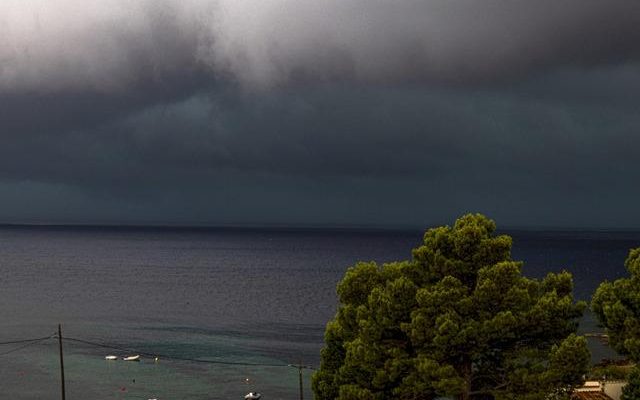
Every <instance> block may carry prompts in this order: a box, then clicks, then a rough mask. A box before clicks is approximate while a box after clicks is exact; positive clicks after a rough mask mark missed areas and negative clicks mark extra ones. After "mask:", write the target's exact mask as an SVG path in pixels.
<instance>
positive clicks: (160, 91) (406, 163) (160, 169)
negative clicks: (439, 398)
mask: <svg viewBox="0 0 640 400" xmlns="http://www.w3.org/2000/svg"><path fill="white" fill-rule="evenodd" d="M638 26H640V3H638V2H635V1H628V0H610V1H596V0H566V1H561V2H558V1H546V0H545V1H537V2H534V1H529V0H527V1H524V0H517V1H510V2H506V1H497V0H486V1H471V0H446V1H445V0H422V1H417V0H416V1H414V0H405V1H381V0H367V1H364V0H351V1H344V0H342V1H338V0H326V1H315V2H311V1H299V0H298V1H293V0H278V1H276V0H263V1H238V0H218V1H205V0H182V1H177V0H155V1H151V0H144V1H138V2H135V3H131V2H128V1H124V0H105V1H102V2H100V3H99V4H95V5H92V6H91V7H88V6H87V5H86V2H82V1H79V0H62V1H57V2H51V1H48V0H29V1H26V0H21V1H18V0H5V1H3V2H2V3H0V140H1V141H2V146H0V198H1V199H2V201H1V202H0V205H2V207H1V208H0V221H9V222H19V221H27V222H42V221H44V222H144V223H146V222H152V223H153V222H155V223H210V224H216V223H247V224H252V223H302V224H308V223H311V224H313V223H326V224H374V225H375V224H382V225H394V226H398V225H422V224H423V223H424V224H426V223H431V222H433V221H436V222H445V221H447V220H449V219H450V218H452V217H453V216H455V215H456V214H459V213H461V212H466V211H474V210H478V211H483V212H487V213H489V214H491V215H492V216H494V217H496V218H498V219H499V220H500V218H503V219H504V221H505V222H504V223H505V224H508V225H536V224H541V225H551V226H561V225H564V226H567V225H570V226H622V227H639V226H640V210H638V209H637V206H636V203H637V199H638V198H640V188H639V187H638V185H635V184H633V182H638V181H640V167H639V166H638V164H637V163H636V162H635V160H636V158H637V157H636V156H635V154H634V149H637V148H638V147H640V137H639V136H638V135H637V131H638V128H639V127H640V118H639V117H638V115H640V109H638V107H639V106H638V104H640V67H639V66H638V65H639V64H638V62H639V61H640V60H638V58H639V56H640V45H638V43H640V30H638V29H637V27H638ZM595 211H599V212H595ZM585 215H589V218H588V220H585V219H584V218H585V217H584V216H585Z"/></svg>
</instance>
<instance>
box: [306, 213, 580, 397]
mask: <svg viewBox="0 0 640 400" xmlns="http://www.w3.org/2000/svg"><path fill="white" fill-rule="evenodd" d="M495 229H496V226H495V223H494V222H493V221H492V220H490V219H488V218H486V217H485V216H483V215H479V214H476V215H465V216H463V217H462V218H460V219H458V220H457V221H456V223H455V225H454V226H453V227H448V226H445V227H439V228H434V229H430V230H428V231H427V232H426V233H425V235H424V244H423V245H422V246H420V247H418V248H416V249H414V250H413V258H412V260H410V261H404V262H394V263H389V264H384V265H382V266H379V265H377V264H376V263H373V262H369V263H358V264H356V265H355V266H354V267H352V268H350V269H349V270H348V271H347V272H346V274H345V276H344V278H343V280H342V281H341V282H340V283H339V284H338V289H337V291H338V296H339V300H340V306H339V309H338V312H337V315H336V316H335V318H334V319H333V320H332V321H330V322H329V323H328V325H327V329H326V332H325V347H324V348H323V349H322V352H321V366H320V369H319V370H318V371H317V372H316V373H315V374H314V377H313V390H314V393H315V395H316V398H318V399H320V400H325V399H326V400H328V399H340V400H347V399H436V398H439V397H448V398H458V399H497V400H502V399H504V400H507V399H518V400H539V399H540V400H542V399H545V398H551V397H550V396H551V395H558V393H560V395H561V396H560V397H558V396H556V397H555V398H561V397H562V396H563V393H567V392H568V390H569V389H570V388H571V387H572V386H573V385H576V384H579V383H580V382H581V380H582V376H583V375H584V374H585V373H586V372H587V367H588V364H589V353H588V350H587V348H586V340H585V339H584V338H582V337H578V336H576V335H575V331H576V329H577V324H578V319H579V318H580V316H581V315H582V312H583V310H584V308H585V304H584V303H582V302H578V303H576V302H574V300H573V296H572V288H573V283H572V277H571V275H570V274H569V273H567V272H561V273H558V274H553V273H550V274H549V275H547V276H546V278H544V279H542V280H535V279H529V278H526V277H523V276H522V274H521V266H522V263H520V262H516V261H513V260H511V238H510V237H509V236H506V235H496V234H495Z"/></svg>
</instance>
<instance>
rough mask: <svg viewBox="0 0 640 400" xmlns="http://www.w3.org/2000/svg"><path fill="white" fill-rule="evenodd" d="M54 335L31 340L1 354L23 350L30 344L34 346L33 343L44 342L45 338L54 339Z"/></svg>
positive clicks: (0, 354)
mask: <svg viewBox="0 0 640 400" xmlns="http://www.w3.org/2000/svg"><path fill="white" fill-rule="evenodd" d="M54 336H55V335H51V336H47V337H45V338H40V339H32V340H29V341H28V342H27V343H26V344H23V345H22V346H18V347H16V348H13V349H11V350H7V351H5V352H3V353H0V356H4V355H7V354H11V353H15V352H16V351H19V350H22V349H24V348H27V347H29V346H33V345H35V344H38V343H40V342H44V341H45V340H48V339H52V338H53V337H54ZM24 342H25V341H22V343H24Z"/></svg>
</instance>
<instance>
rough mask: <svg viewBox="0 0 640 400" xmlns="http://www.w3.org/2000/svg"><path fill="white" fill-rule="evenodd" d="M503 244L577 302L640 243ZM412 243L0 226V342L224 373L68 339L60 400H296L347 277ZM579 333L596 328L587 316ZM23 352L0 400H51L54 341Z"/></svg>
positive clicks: (1, 366)
mask: <svg viewBox="0 0 640 400" xmlns="http://www.w3.org/2000/svg"><path fill="white" fill-rule="evenodd" d="M509 233H510V234H511V235H512V236H513V237H514V249H513V257H514V259H519V260H523V261H525V267H524V273H525V274H526V275H528V276H534V277H541V276H544V275H545V274H546V273H547V272H549V271H559V270H561V269H567V270H569V271H571V272H572V273H573V274H574V280H575V285H576V290H575V293H576V296H577V297H578V298H581V299H589V298H590V296H591V293H592V292H593V291H594V290H595V288H596V287H597V285H598V283H599V282H600V281H602V280H604V279H615V278H618V277H620V276H623V275H625V270H624V267H623V261H624V259H625V257H626V255H627V253H628V251H629V249H630V248H632V247H637V246H640V233H609V232H607V233H605V232H580V233H576V232H509ZM420 241H421V232H404V233H398V232H383V233H380V232H377V233H373V232H372V233H367V232H328V231H321V232H319V231H289V232H287V231H267V230H262V231H251V230H162V229H115V228H113V229H111V228H109V229H107V228H44V227H42V228H36V227H34V228H17V227H4V228H0V327H1V329H0V342H5V341H11V340H16V339H24V338H37V337H45V336H49V335H51V334H53V333H54V332H55V331H56V329H57V324H58V323H62V324H63V336H67V337H70V338H77V339H81V340H85V341H89V342H96V343H105V344H109V345H112V346H115V347H120V348H124V349H136V350H139V351H142V352H146V353H153V354H161V355H169V356H174V357H179V358H194V359H206V360H210V361H216V362H223V363H231V364H208V363H197V362H192V361H185V360H182V361H178V360H172V359H167V358H165V357H162V356H161V357H159V360H158V361H157V362H155V361H154V360H153V358H151V357H146V358H143V360H142V362H139V363H128V362H123V361H115V362H107V361H105V360H104V356H105V355H106V354H115V355H119V356H122V355H125V354H126V353H127V352H126V350H111V349H106V348H100V347H96V346H93V345H89V344H84V343H80V342H72V341H65V342H64V346H65V349H64V354H65V373H66V382H67V399H144V400H146V399H149V398H158V399H160V400H164V399H202V400H204V399H242V398H243V396H244V394H246V393H247V392H249V391H253V390H256V391H260V392H262V393H263V394H264V397H263V398H264V399H265V400H269V399H294V398H297V396H298V370H297V369H294V368H290V367H286V364H290V363H304V364H307V365H312V366H316V365H318V363H319V351H320V348H321V346H322V334H323V330H324V325H325V324H326V322H327V321H328V320H329V319H330V318H331V317H332V316H333V314H334V313H335V309H336V298H335V285H336V283H337V282H338V280H339V279H340V278H341V277H342V275H343V274H344V272H345V270H346V268H347V267H349V266H351V265H353V264H354V263H355V262H356V261H358V260H375V261H379V262H385V261H392V260H400V259H407V258H409V257H410V250H411V249H412V248H413V247H415V246H417V245H418V244H419V243H420ZM584 325H585V328H583V329H585V330H593V329H595V326H594V322H593V320H592V318H591V317H590V316H587V317H585V322H584ZM593 345H594V351H595V352H596V353H597V354H605V353H606V351H605V349H602V348H598V346H597V344H593ZM20 346H23V344H10V345H0V387H1V390H2V396H1V397H2V398H7V399H9V398H10V399H43V400H48V399H52V400H53V399H59V398H60V388H59V365H58V362H59V361H58V360H59V359H58V348H57V341H56V340H53V339H51V340H47V341H43V342H42V343H39V344H35V345H32V346H29V347H26V348H24V349H18V348H19V347H20ZM16 349H17V350H16ZM13 350H16V351H13ZM10 351H13V352H10ZM237 363H239V364H237ZM242 364H259V365H242ZM271 365H276V366H271ZM280 365H282V366H280ZM303 377H304V385H305V396H306V398H307V399H309V398H311V397H312V396H311V390H310V384H309V383H310V374H309V372H308V371H305V372H304V375H303Z"/></svg>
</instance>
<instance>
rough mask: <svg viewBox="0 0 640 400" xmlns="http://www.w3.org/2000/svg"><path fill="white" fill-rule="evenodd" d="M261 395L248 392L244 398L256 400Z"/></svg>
mask: <svg viewBox="0 0 640 400" xmlns="http://www.w3.org/2000/svg"><path fill="white" fill-rule="evenodd" d="M260 397H262V395H261V394H260V393H257V392H249V394H247V395H246V396H244V398H245V400H258V399H259V398H260Z"/></svg>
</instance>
